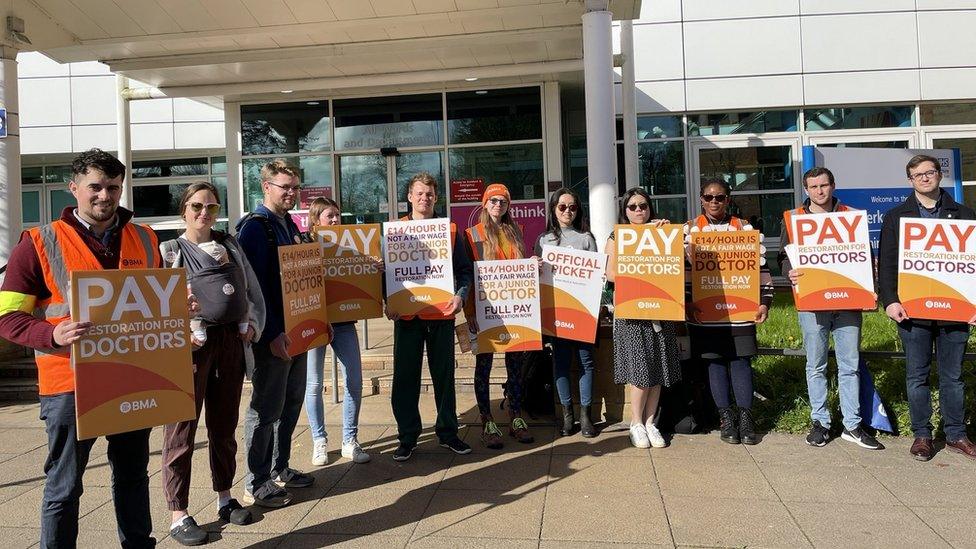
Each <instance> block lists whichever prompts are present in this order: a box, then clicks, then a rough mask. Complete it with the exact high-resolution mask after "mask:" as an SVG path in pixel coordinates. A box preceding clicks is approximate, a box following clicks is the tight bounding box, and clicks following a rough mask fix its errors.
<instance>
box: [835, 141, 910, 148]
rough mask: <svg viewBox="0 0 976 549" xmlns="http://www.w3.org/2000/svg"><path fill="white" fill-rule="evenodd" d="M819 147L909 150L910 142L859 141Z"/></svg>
mask: <svg viewBox="0 0 976 549" xmlns="http://www.w3.org/2000/svg"><path fill="white" fill-rule="evenodd" d="M817 146H818V147H835V148H838V149H907V148H908V141H859V142H857V143H822V144H819V145H817Z"/></svg>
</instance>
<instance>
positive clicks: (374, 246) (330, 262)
mask: <svg viewBox="0 0 976 549" xmlns="http://www.w3.org/2000/svg"><path fill="white" fill-rule="evenodd" d="M313 232H314V233H315V235H316V236H317V237H318V240H319V243H320V244H321V245H322V264H323V267H324V271H323V275H324V276H325V300H326V302H327V303H328V309H329V315H328V316H329V321H330V322H346V321H350V320H362V319H366V318H378V317H381V316H383V279H382V276H383V275H382V273H380V269H379V265H380V262H381V261H382V260H383V259H382V256H381V255H380V234H381V233H380V225H379V223H374V224H369V225H329V226H317V227H315V228H314V229H313Z"/></svg>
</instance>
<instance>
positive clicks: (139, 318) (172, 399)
mask: <svg viewBox="0 0 976 549" xmlns="http://www.w3.org/2000/svg"><path fill="white" fill-rule="evenodd" d="M71 316H72V318H73V319H75V320H77V321H79V322H91V323H92V328H91V329H90V330H89V331H88V333H87V334H85V335H84V336H82V337H81V339H80V340H78V341H77V342H76V343H74V344H72V346H71V365H72V367H73V368H74V371H75V406H76V408H77V423H78V440H84V439H88V438H93V437H98V436H103V435H111V434H115V433H124V432H128V431H135V430H137V429H145V428H147V427H155V426H157V425H166V424H168V423H177V422H180V421H185V420H188V419H193V418H194V417H196V404H195V400H194V397H193V360H192V358H191V354H190V353H191V351H190V335H189V330H190V319H189V316H188V312H187V289H186V272H185V271H184V270H183V269H132V270H128V269H127V270H109V271H74V272H72V273H71Z"/></svg>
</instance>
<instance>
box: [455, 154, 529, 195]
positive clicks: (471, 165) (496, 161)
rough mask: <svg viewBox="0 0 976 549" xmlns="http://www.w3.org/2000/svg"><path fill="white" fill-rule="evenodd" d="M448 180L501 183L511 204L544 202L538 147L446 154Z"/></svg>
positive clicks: (488, 183)
mask: <svg viewBox="0 0 976 549" xmlns="http://www.w3.org/2000/svg"><path fill="white" fill-rule="evenodd" d="M449 155H450V163H451V178H452V179H482V180H484V182H485V185H490V184H491V183H504V184H505V185H506V186H507V187H508V191H509V192H510V193H511V195H512V200H521V199H527V198H545V196H546V195H545V188H544V187H545V182H546V180H545V172H544V171H543V166H542V143H530V144H526V145H502V146H496V147H464V148H452V149H451V150H450V153H449Z"/></svg>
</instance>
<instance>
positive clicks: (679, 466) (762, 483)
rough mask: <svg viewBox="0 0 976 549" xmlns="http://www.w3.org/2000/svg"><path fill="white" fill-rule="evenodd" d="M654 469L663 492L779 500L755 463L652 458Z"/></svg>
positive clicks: (668, 494) (672, 494) (706, 496)
mask: <svg viewBox="0 0 976 549" xmlns="http://www.w3.org/2000/svg"><path fill="white" fill-rule="evenodd" d="M654 473H655V475H656V476H657V482H658V485H659V486H660V487H661V492H662V493H663V494H664V495H666V496H686V495H688V494H696V495H698V496H699V497H701V498H703V499H708V498H736V499H746V500H772V501H778V499H779V498H778V497H777V496H776V492H774V491H773V488H772V487H771V486H770V485H769V483H768V482H767V481H766V479H765V477H763V475H762V472H761V471H760V469H759V466H758V465H756V464H755V463H725V464H723V463H718V462H707V463H695V464H694V466H692V465H690V464H689V462H688V461H685V460H674V459H661V458H656V459H654Z"/></svg>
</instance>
